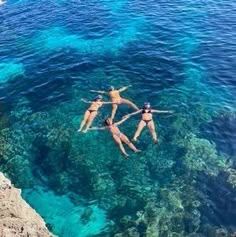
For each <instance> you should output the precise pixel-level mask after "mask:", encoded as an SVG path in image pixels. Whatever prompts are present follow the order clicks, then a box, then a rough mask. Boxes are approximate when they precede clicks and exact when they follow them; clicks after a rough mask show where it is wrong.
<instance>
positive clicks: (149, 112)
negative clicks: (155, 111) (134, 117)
mask: <svg viewBox="0 0 236 237" xmlns="http://www.w3.org/2000/svg"><path fill="white" fill-rule="evenodd" d="M151 113H152V111H151V110H148V112H146V110H145V109H143V111H142V114H151ZM142 120H143V122H145V123H146V125H148V124H149V123H150V122H151V121H152V119H142Z"/></svg>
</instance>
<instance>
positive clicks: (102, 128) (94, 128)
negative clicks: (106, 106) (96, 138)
mask: <svg viewBox="0 0 236 237" xmlns="http://www.w3.org/2000/svg"><path fill="white" fill-rule="evenodd" d="M106 128H107V127H92V128H89V129H88V130H105V129H106Z"/></svg>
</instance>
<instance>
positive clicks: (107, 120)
mask: <svg viewBox="0 0 236 237" xmlns="http://www.w3.org/2000/svg"><path fill="white" fill-rule="evenodd" d="M104 122H105V124H106V125H107V126H110V125H112V119H111V118H106V119H105V121H104Z"/></svg>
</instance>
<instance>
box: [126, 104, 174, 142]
mask: <svg viewBox="0 0 236 237" xmlns="http://www.w3.org/2000/svg"><path fill="white" fill-rule="evenodd" d="M139 113H142V118H141V121H140V122H139V124H138V128H137V130H136V132H135V134H134V137H133V139H132V140H133V141H135V142H136V141H137V138H138V137H139V135H140V134H141V132H142V130H143V128H144V127H146V126H148V128H149V130H150V132H151V134H152V138H153V140H154V142H155V143H158V138H157V134H156V131H155V125H154V122H153V119H152V114H153V113H159V114H161V113H167V114H171V113H173V111H171V110H166V111H164V110H156V109H152V108H151V105H150V103H144V106H143V108H142V109H140V110H138V111H136V112H134V113H131V114H128V115H126V116H124V117H123V118H129V117H130V116H132V115H136V114H139Z"/></svg>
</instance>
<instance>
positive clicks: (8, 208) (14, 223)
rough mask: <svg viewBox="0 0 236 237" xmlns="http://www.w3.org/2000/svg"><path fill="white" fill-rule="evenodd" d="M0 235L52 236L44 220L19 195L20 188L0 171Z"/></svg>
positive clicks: (20, 236) (2, 236) (6, 236)
mask: <svg viewBox="0 0 236 237" xmlns="http://www.w3.org/2000/svg"><path fill="white" fill-rule="evenodd" d="M0 204H1V205H0V236H1V237H16V236H17V237H28V236H31V237H52V236H53V235H52V234H50V232H49V231H48V229H47V228H46V225H45V222H44V221H43V219H42V218H41V217H40V216H39V214H37V213H36V211H35V210H34V209H33V208H31V207H30V206H29V205H28V204H27V203H26V202H25V201H24V200H23V199H22V197H21V190H20V189H17V188H15V187H14V186H13V185H12V184H11V182H10V180H8V179H7V178H6V177H5V176H4V175H3V174H2V173H0Z"/></svg>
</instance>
